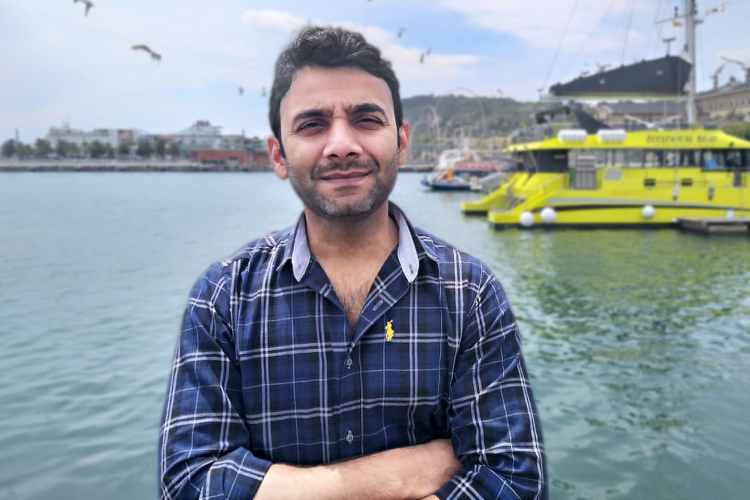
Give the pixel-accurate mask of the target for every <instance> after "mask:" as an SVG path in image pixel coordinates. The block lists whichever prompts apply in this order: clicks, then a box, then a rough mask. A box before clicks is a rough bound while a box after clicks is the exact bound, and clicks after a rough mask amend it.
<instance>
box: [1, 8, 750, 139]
mask: <svg viewBox="0 0 750 500" xmlns="http://www.w3.org/2000/svg"><path fill="white" fill-rule="evenodd" d="M92 1H93V2H94V6H93V7H92V8H91V9H90V11H89V13H88V15H85V6H84V4H83V3H76V2H75V1H73V0H34V1H33V2H32V1H29V0H0V47H3V48H4V50H3V52H2V57H0V142H3V141H4V140H6V139H9V138H12V137H14V136H15V134H16V131H18V134H19V139H20V140H21V141H23V142H33V141H34V140H35V139H37V138H39V137H43V136H44V135H45V134H46V133H47V131H48V130H49V128H50V127H53V126H60V125H62V123H63V122H64V121H69V123H70V125H71V126H72V127H73V128H76V129H83V130H92V129H94V128H136V129H141V130H144V131H146V132H148V133H155V134H169V133H175V132H177V131H180V130H183V129H185V128H187V127H189V126H190V125H191V124H193V123H194V122H195V121H196V120H209V121H210V122H211V123H212V124H213V125H220V126H222V127H223V129H222V130H223V132H224V133H243V132H244V133H245V134H246V135H248V136H253V135H258V136H261V137H267V136H268V135H269V133H270V127H269V126H268V117H267V114H268V96H267V95H266V97H263V96H262V92H263V88H264V87H265V88H266V89H270V87H271V84H272V81H273V66H274V62H275V60H276V57H277V56H278V54H279V53H280V52H281V51H282V50H283V49H284V48H285V47H286V46H287V44H288V43H289V42H290V41H291V40H292V39H293V37H294V34H295V33H296V32H298V31H299V29H300V28H302V27H303V26H305V25H307V24H310V23H311V24H316V25H326V26H342V27H345V28H347V29H351V30H356V31H359V32H361V33H362V34H363V35H364V36H365V38H366V39H367V40H368V41H369V42H371V43H373V44H374V45H375V46H377V47H378V48H379V49H380V50H381V51H382V53H383V55H384V57H385V58H386V59H388V60H390V61H391V62H392V64H393V67H394V69H395V71H396V75H397V76H398V78H399V80H400V82H401V95H402V97H410V96H414V95H424V94H433V95H436V96H438V95H443V94H448V93H453V94H458V95H483V96H493V97H499V96H501V92H502V96H504V97H510V98H513V99H516V100H523V101H531V100H537V99H538V96H539V91H538V89H540V88H545V89H547V88H549V87H550V86H551V85H553V84H555V83H558V82H564V81H568V80H570V79H572V78H574V77H576V76H578V75H579V74H580V73H581V72H583V71H592V70H595V69H596V65H597V64H610V65H615V66H617V65H620V64H622V63H626V64H627V63H632V62H633V61H635V60H642V59H652V58H655V57H659V56H662V55H664V54H665V53H666V50H667V47H666V44H665V43H663V42H662V41H661V40H662V39H663V38H668V37H673V36H674V37H677V41H676V42H674V43H672V46H671V53H672V54H675V53H677V52H678V50H680V49H681V47H682V45H683V44H684V34H683V30H682V29H681V28H675V27H673V26H672V23H671V22H668V23H662V24H658V23H657V22H656V21H658V20H662V19H668V18H670V17H672V16H673V15H674V8H675V6H679V7H680V10H681V11H682V9H683V8H684V0H346V1H342V0H340V1H333V0H316V1H310V0H275V1H274V2H269V1H263V0H244V1H240V0H179V1H178V0H158V1H153V0H148V1H147V0H92ZM720 3H721V2H719V1H718V0H700V1H699V2H698V11H699V13H701V15H702V16H703V15H704V13H705V12H706V11H707V10H709V9H710V8H712V7H715V6H717V5H719V4H720ZM725 4H726V5H725V6H726V8H725V10H724V12H721V13H716V14H711V15H708V16H705V22H703V23H702V24H700V26H699V28H698V70H697V76H698V90H699V91H700V90H707V89H708V88H710V87H711V85H712V83H711V75H712V73H713V72H714V71H716V69H717V68H718V67H719V65H721V64H722V63H723V62H724V61H723V60H722V57H729V58H732V59H737V60H739V61H742V62H745V63H747V64H750V23H748V19H750V0H735V1H733V2H725ZM401 28H405V31H403V33H402V35H401V36H400V37H399V36H398V32H399V30H400V29H401ZM136 44H146V45H148V46H149V47H150V48H152V49H153V50H154V51H155V52H157V53H159V54H161V56H162V59H161V61H160V62H157V61H154V60H152V59H151V58H150V57H149V55H148V54H146V53H145V52H142V51H134V50H132V49H131V47H132V46H133V45H136ZM427 49H432V50H431V53H430V54H429V55H428V56H427V57H426V58H425V62H424V64H420V62H419V58H420V55H421V54H422V53H423V52H425V51H426V50H427ZM730 76H734V77H735V78H737V79H738V80H742V79H744V72H743V71H742V69H741V68H740V66H738V65H735V64H730V65H728V66H727V67H726V68H724V70H723V72H722V73H721V75H720V82H721V83H724V82H726V81H727V79H728V78H729V77H730ZM240 87H242V88H243V89H244V93H243V94H242V95H240V92H239V88H240Z"/></svg>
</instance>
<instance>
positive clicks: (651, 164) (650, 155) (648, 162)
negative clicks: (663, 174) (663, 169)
mask: <svg viewBox="0 0 750 500" xmlns="http://www.w3.org/2000/svg"><path fill="white" fill-rule="evenodd" d="M660 158H661V163H663V161H664V160H663V158H664V152H663V151H646V154H645V158H644V161H643V167H644V168H658V167H659V166H661V164H660Z"/></svg>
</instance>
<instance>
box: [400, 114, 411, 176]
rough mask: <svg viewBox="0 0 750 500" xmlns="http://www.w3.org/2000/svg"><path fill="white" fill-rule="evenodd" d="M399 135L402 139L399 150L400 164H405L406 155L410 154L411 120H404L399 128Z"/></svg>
mask: <svg viewBox="0 0 750 500" xmlns="http://www.w3.org/2000/svg"><path fill="white" fill-rule="evenodd" d="M398 135H399V138H400V139H401V146H400V148H399V150H398V164H399V165H403V164H404V163H405V162H406V157H407V155H408V154H409V138H410V136H409V122H408V121H405V120H404V123H403V125H401V128H400V129H398Z"/></svg>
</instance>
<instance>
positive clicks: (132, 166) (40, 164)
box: [0, 159, 271, 173]
mask: <svg viewBox="0 0 750 500" xmlns="http://www.w3.org/2000/svg"><path fill="white" fill-rule="evenodd" d="M270 170H271V166H270V165H269V164H267V163H262V164H261V163H258V164H254V165H253V164H251V165H247V164H239V163H227V164H210V163H201V162H194V161H189V160H161V159H157V160H126V159H120V160H113V159H83V160H67V159H61V160H24V161H18V160H15V161H7V160H0V173H3V172H260V171H270Z"/></svg>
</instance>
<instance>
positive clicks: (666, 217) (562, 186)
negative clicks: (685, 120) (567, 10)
mask: <svg viewBox="0 0 750 500" xmlns="http://www.w3.org/2000/svg"><path fill="white" fill-rule="evenodd" d="M562 109H563V110H564V111H565V112H571V111H572V112H573V113H575V114H576V116H577V117H578V119H579V122H581V124H582V126H583V128H581V129H564V130H560V131H559V132H558V133H557V135H556V136H554V135H552V134H551V133H550V132H551V130H552V128H551V127H550V126H547V127H546V130H547V132H548V134H547V137H545V138H541V139H540V140H537V141H532V142H523V143H516V144H513V145H511V146H510V147H508V148H507V149H506V150H505V151H506V152H509V153H512V154H513V155H514V156H515V158H516V159H517V162H518V165H519V168H518V171H517V172H515V173H514V174H512V175H511V176H510V177H509V178H508V179H507V180H506V181H505V182H504V183H503V184H502V185H501V186H500V188H498V189H497V190H496V191H494V192H492V193H490V194H489V195H487V196H485V197H484V198H482V199H481V200H479V201H476V202H469V203H466V202H465V203H462V204H461V209H462V210H463V212H464V213H465V214H474V215H476V214H482V215H484V214H487V218H488V220H489V222H490V225H491V226H492V227H494V228H502V227H584V228H599V227H613V228H629V227H630V228H632V227H635V228H646V227H659V226H672V225H674V224H675V222H676V219H678V218H682V217H750V188H748V183H747V181H748V170H749V169H750V142H748V141H745V140H742V139H739V138H737V137H733V136H731V135H728V134H726V133H724V132H722V131H721V130H718V129H717V128H715V127H713V128H711V127H708V126H701V125H690V126H687V125H685V126H683V127H679V126H673V128H671V129H657V128H646V127H642V129H640V130H615V129H611V128H609V127H608V126H607V125H605V124H603V123H601V122H599V121H597V120H595V119H594V118H592V117H591V116H589V115H587V114H585V113H584V112H583V111H582V110H581V109H580V108H577V107H574V106H572V105H571V106H564V107H563V108H562ZM554 112H555V113H558V112H560V110H554ZM551 113H553V112H552V111H551V112H548V114H551ZM538 120H539V117H538Z"/></svg>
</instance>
